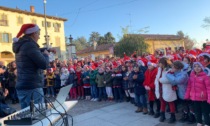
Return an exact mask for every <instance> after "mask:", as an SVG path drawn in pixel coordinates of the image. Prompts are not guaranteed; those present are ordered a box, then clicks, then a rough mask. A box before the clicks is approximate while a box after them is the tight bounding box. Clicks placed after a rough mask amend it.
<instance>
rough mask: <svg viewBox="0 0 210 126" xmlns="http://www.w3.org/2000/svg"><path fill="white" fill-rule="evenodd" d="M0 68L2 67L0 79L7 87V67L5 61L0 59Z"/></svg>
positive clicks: (4, 86) (3, 85)
mask: <svg viewBox="0 0 210 126" xmlns="http://www.w3.org/2000/svg"><path fill="white" fill-rule="evenodd" d="M0 68H1V69H2V72H1V73H0V81H1V83H2V87H3V88H7V87H6V86H7V85H6V80H7V67H6V66H5V64H4V61H0Z"/></svg>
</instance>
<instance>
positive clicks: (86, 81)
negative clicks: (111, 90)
mask: <svg viewBox="0 0 210 126" xmlns="http://www.w3.org/2000/svg"><path fill="white" fill-rule="evenodd" d="M89 72H90V71H86V72H84V73H83V74H82V81H83V84H90V79H88V78H86V77H87V76H89Z"/></svg>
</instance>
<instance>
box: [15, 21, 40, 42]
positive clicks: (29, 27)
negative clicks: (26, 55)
mask: <svg viewBox="0 0 210 126" xmlns="http://www.w3.org/2000/svg"><path fill="white" fill-rule="evenodd" d="M38 30H40V28H39V26H38V25H36V24H23V25H22V26H21V28H20V31H19V32H18V34H17V36H16V37H15V38H13V42H18V40H19V37H20V36H22V34H31V33H34V32H37V31H38Z"/></svg>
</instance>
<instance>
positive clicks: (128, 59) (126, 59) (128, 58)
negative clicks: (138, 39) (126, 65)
mask: <svg viewBox="0 0 210 126" xmlns="http://www.w3.org/2000/svg"><path fill="white" fill-rule="evenodd" d="M130 60H131V59H130V57H128V56H127V55H126V54H125V52H124V58H123V61H124V62H127V61H130Z"/></svg>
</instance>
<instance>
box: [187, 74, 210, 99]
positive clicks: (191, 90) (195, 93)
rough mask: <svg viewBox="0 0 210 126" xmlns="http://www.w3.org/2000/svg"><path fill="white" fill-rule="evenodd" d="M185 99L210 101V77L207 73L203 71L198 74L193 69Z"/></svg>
mask: <svg viewBox="0 0 210 126" xmlns="http://www.w3.org/2000/svg"><path fill="white" fill-rule="evenodd" d="M185 99H190V100H192V101H208V103H210V77H208V76H207V75H206V73H204V72H201V73H199V74H198V75H196V74H195V72H194V71H193V72H192V73H191V74H190V78H189V80H188V85H187V91H186V93H185Z"/></svg>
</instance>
